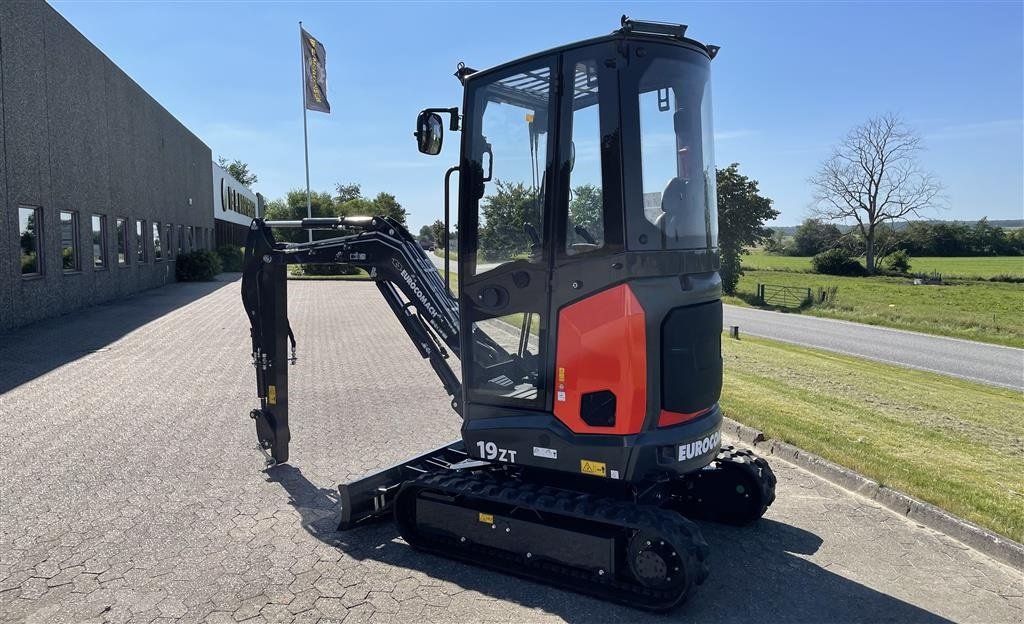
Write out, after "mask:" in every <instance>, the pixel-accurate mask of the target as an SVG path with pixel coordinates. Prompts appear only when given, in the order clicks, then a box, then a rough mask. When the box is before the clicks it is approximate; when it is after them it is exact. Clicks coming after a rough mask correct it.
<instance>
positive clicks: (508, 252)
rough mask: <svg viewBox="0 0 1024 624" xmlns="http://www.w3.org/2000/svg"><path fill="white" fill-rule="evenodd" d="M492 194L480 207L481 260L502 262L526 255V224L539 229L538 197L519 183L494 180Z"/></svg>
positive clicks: (534, 192)
mask: <svg viewBox="0 0 1024 624" xmlns="http://www.w3.org/2000/svg"><path fill="white" fill-rule="evenodd" d="M494 185H495V192H494V194H493V195H489V196H487V197H484V198H483V203H482V205H481V223H480V225H479V227H480V248H479V254H480V255H481V256H482V259H484V260H489V261H492V262H505V261H508V260H511V259H512V258H514V257H515V256H517V255H520V254H525V253H529V252H530V249H531V241H530V239H529V238H528V237H527V235H526V232H525V226H526V224H527V223H529V224H530V225H532V226H533V227H535V228H536V229H537V230H538V231H540V230H541V219H540V215H541V208H540V197H539V195H538V193H537V191H536V190H534V189H532V188H529V187H527V186H526V185H525V184H523V183H522V182H515V183H511V182H504V181H502V180H497V179H496V180H495V181H494Z"/></svg>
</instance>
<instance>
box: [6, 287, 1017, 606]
mask: <svg viewBox="0 0 1024 624" xmlns="http://www.w3.org/2000/svg"><path fill="white" fill-rule="evenodd" d="M290 288H291V310H292V326H293V327H294V329H295V333H296V336H297V338H298V340H299V363H298V365H297V366H296V367H295V368H293V369H292V372H293V378H292V379H293V384H292V388H291V396H292V401H293V407H292V419H293V429H292V434H293V438H294V439H293V445H292V460H293V463H292V464H291V465H287V466H283V467H278V468H274V469H271V470H269V471H264V470H263V459H262V457H261V456H260V455H259V454H258V453H257V452H256V451H255V450H254V449H253V444H254V436H253V433H252V431H251V429H252V424H251V421H250V420H249V418H248V410H249V409H250V408H251V407H252V406H253V405H255V397H254V395H253V383H252V382H253V372H252V369H251V367H250V366H249V344H248V342H249V340H248V328H247V326H246V322H245V317H244V314H243V312H242V309H241V305H240V303H239V300H238V283H237V282H233V283H218V284H212V285H210V284H205V285H204V284H198V285H197V284H177V285H172V286H169V287H167V288H164V289H161V290H160V291H156V292H152V293H148V294H144V295H142V296H140V297H138V298H135V299H132V300H129V301H125V302H121V303H116V304H111V305H106V306H100V307H97V308H93V309H91V310H88V311H85V312H83V313H80V314H77V315H75V316H73V317H69V318H67V319H57V320H54V321H49V322H46V323H43V324H40V325H36V326H33V327H31V328H28V329H23V330H20V331H18V332H14V333H12V334H9V335H6V336H3V339H2V340H0V364H2V366H3V368H2V370H0V384H2V385H0V388H2V391H3V394H2V395H0V423H2V426H0V448H2V449H3V453H2V455H0V474H3V479H0V621H3V622H21V621H27V622H39V623H47V624H49V623H51V622H78V621H98V622H99V621H110V622H124V621H135V622H150V621H172V620H180V621H193V622H194V621H204V620H205V621H211V622H235V621H245V622H262V621H269V622H287V621H297V622H316V621H322V622H340V621H342V620H343V621H344V622H346V623H355V622H363V621H373V622H389V621H393V622H468V621H482V622H548V621H559V620H566V621H574V622H637V621H648V620H650V621H656V622H666V621H686V622H737V623H743V624H747V623H749V622H757V621H772V622H823V621H828V622H853V621H860V622H879V621H887V622H942V621H965V622H1008V623H1009V622H1013V623H1016V622H1020V621H1021V619H1022V617H1024V574H1022V573H1021V572H1019V571H1016V570H1013V569H1011V568H1008V567H1006V566H1003V565H1001V564H999V563H996V562H994V561H992V560H990V559H988V558H986V557H984V556H982V555H980V554H979V553H977V552H975V551H973V550H970V549H968V548H966V547H964V546H963V545H961V544H959V543H958V542H955V541H953V540H951V539H949V538H946V537H944V536H942V535H940V534H937V533H935V532H933V531H931V530H928V529H924V528H921V527H919V526H915V525H914V524H912V523H911V522H909V521H907V520H906V519H904V518H902V517H900V516H898V515H896V514H893V513H891V512H889V511H887V510H886V509H884V508H881V507H879V506H878V505H876V504H874V503H873V502H871V501H869V500H867V499H864V498H861V497H858V496H855V495H852V494H850V493H849V492H846V491H843V490H840V489H838V488H836V487H834V486H832V485H830V484H828V483H826V482H824V481H822V480H821V479H818V478H817V477H814V476H812V475H810V474H809V473H806V472H804V471H802V470H800V469H798V468H796V467H794V466H791V465H788V464H786V463H784V462H781V461H774V463H773V465H774V466H775V469H776V471H777V472H778V474H779V478H780V482H779V489H778V493H779V499H778V501H777V502H776V504H775V505H774V506H773V507H772V509H771V510H770V511H769V513H768V515H767V517H766V519H765V520H763V521H762V522H760V523H758V524H757V525H755V526H753V527H748V528H744V529H735V528H728V527H720V526H715V525H704V532H705V535H706V536H707V539H708V541H709V543H710V544H711V547H712V552H713V554H712V562H711V565H712V574H711V576H710V577H709V578H708V580H707V582H706V583H705V584H704V585H703V586H701V587H700V588H699V589H698V590H697V591H696V592H695V594H694V595H693V597H692V599H691V601H690V602H689V603H687V604H686V605H684V606H683V607H681V608H680V609H679V610H677V611H675V612H674V613H673V614H671V615H670V616H668V617H665V616H651V615H648V614H645V613H640V612H637V611H633V610H630V609H626V608H621V607H618V606H615V605H610V604H607V603H604V602H601V601H597V600H593V599H590V598H585V597H581V596H577V595H575V594H570V593H565V592H562V591H559V590H555V589H552V588H549V587H544V586H541V585H537V584H534V583H530V582H525V581H519V580H516V579H512V578H509V577H505V576H502V575H499V574H495V573H491V572H488V571H483V570H479V569H475V568H471V567H468V566H465V565H463V564H459V563H455V562H451V561H448V560H445V559H441V558H438V557H434V556H429V555H423V554H420V553H416V552H414V551H412V550H411V549H410V548H408V547H407V546H406V545H405V544H404V543H403V542H402V541H401V540H400V539H398V538H397V537H396V534H395V531H394V529H393V528H391V527H390V526H389V525H387V524H382V525H376V526H372V527H367V528H365V529H364V530H359V531H356V532H352V533H341V534H339V533H335V532H334V530H333V529H334V526H335V523H336V517H335V512H334V507H335V493H336V489H335V485H336V484H337V482H338V481H340V480H344V479H348V478H352V477H355V476H358V475H359V474H361V473H363V472H364V471H368V470H371V469H374V468H378V467H380V466H383V465H385V464H389V463H391V462H395V461H399V460H401V459H402V458H404V457H406V456H409V455H412V454H415V453H417V452H420V451H422V450H423V449H425V448H427V447H429V446H431V445H438V444H441V443H443V442H446V441H448V440H450V439H453V438H455V437H456V436H457V435H458V425H459V423H458V420H457V417H456V416H455V415H454V414H453V413H452V412H451V410H450V408H449V406H448V400H447V398H446V397H445V396H444V393H443V392H442V390H441V388H440V385H439V384H438V383H437V382H436V380H435V379H434V377H433V373H432V372H431V370H430V368H429V366H428V365H427V364H426V363H425V362H424V361H423V360H421V359H419V357H418V356H417V355H416V352H415V350H414V348H413V347H412V345H410V344H408V341H407V339H406V337H405V335H404V333H403V332H402V331H401V329H400V327H399V325H398V323H397V322H396V321H394V320H393V319H392V318H391V317H390V314H389V312H388V310H387V308H386V306H385V304H384V302H383V301H382V300H381V299H380V297H379V295H378V293H377V292H376V289H375V288H374V287H373V286H372V285H371V284H368V283H353V282H347V283H346V282H300V283H294V282H293V283H292V284H291V285H290ZM175 305H182V307H180V308H176V309H175V308H174V306H175ZM32 362H35V364H32Z"/></svg>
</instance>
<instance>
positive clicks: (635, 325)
mask: <svg viewBox="0 0 1024 624" xmlns="http://www.w3.org/2000/svg"><path fill="white" fill-rule="evenodd" d="M685 33H686V27H685V26H682V25H676V24H664V23H658V22H642V21H637V20H631V19H629V18H626V17H623V19H622V24H621V28H619V29H618V30H616V31H615V32H613V33H612V34H610V35H607V36H603V37H598V38H595V39H590V40H587V41H581V42H578V43H574V44H571V45H567V46H563V47H560V48H557V49H554V50H549V51H547V52H542V53H539V54H534V55H532V56H528V57H525V58H522V59H519V60H516V61H512V62H509V63H506V64H503V65H499V66H498V67H494V68H492V69H488V70H483V71H477V70H473V69H470V68H469V67H465V66H463V65H460V66H459V69H458V71H457V72H456V76H457V77H458V79H459V80H460V81H461V82H462V85H463V87H464V98H463V103H462V108H461V112H460V110H459V109H458V108H439V109H426V110H424V111H423V112H421V113H420V115H419V117H418V118H417V122H416V126H417V127H416V132H415V137H416V140H417V144H418V148H419V151H420V152H422V153H425V154H430V155H436V154H438V153H439V152H440V151H441V149H442V144H443V133H444V126H445V120H444V119H443V117H442V115H447V116H448V117H449V119H448V123H447V125H448V128H449V130H450V131H461V132H462V137H461V139H462V140H461V143H460V145H459V164H458V165H457V166H454V167H452V168H451V169H449V170H448V173H447V174H446V176H445V191H446V192H445V226H446V231H448V230H449V226H450V223H449V208H448V205H447V201H448V200H447V197H448V192H447V191H448V186H449V181H450V179H451V176H452V175H453V174H454V173H458V174H459V184H458V215H457V216H458V247H457V251H458V256H457V259H456V262H457V268H458V276H459V280H458V289H457V290H458V293H457V295H453V294H452V293H451V292H450V290H449V288H448V286H447V283H446V281H445V279H442V276H441V275H440V274H439V272H438V270H437V268H435V266H434V264H433V262H432V261H431V259H430V258H429V257H428V256H427V255H426V253H425V252H424V251H423V250H422V248H421V247H420V245H418V244H417V241H416V240H415V239H414V238H413V237H412V236H411V235H410V233H409V232H408V231H407V230H406V228H405V227H404V226H403V225H401V224H400V223H398V222H396V221H394V220H393V219H390V218H388V217H379V216H378V217H372V216H370V217H341V218H308V219H302V220H299V221H265V220H262V219H256V220H254V221H253V223H252V227H251V230H250V232H249V238H248V242H247V246H246V252H245V265H244V274H243V280H242V298H243V302H244V305H245V310H246V312H247V314H248V316H249V320H250V322H251V324H252V343H253V365H254V366H255V368H256V378H257V388H258V394H259V398H260V407H259V408H258V409H255V410H253V411H252V413H251V416H252V418H253V419H254V420H255V422H256V433H257V439H258V442H259V445H260V447H261V448H263V449H265V450H266V451H267V452H268V454H269V456H270V457H271V458H272V461H275V462H284V461H287V459H288V444H289V440H290V434H289V430H288V368H289V361H294V357H295V338H294V336H293V335H292V331H291V328H290V327H289V324H288V316H287V293H286V285H287V274H286V271H287V268H288V265H292V264H331V263H342V264H348V265H353V266H356V267H360V268H363V269H365V270H367V271H368V272H369V274H370V276H371V278H372V279H373V280H374V282H375V283H376V286H377V288H378V289H379V290H380V293H381V295H382V296H383V297H384V299H385V300H386V301H387V303H388V305H389V306H390V307H391V309H392V311H393V312H394V313H395V316H396V317H397V318H398V320H399V321H400V323H401V325H402V326H403V328H404V329H405V330H406V332H407V333H408V334H409V336H410V338H411V339H412V341H413V343H414V344H415V346H416V348H417V349H418V350H419V353H420V355H421V356H422V357H424V358H426V359H427V360H428V361H429V363H430V365H431V366H432V367H433V369H434V371H435V372H436V373H437V375H438V377H439V378H440V380H441V383H442V385H443V386H444V388H445V390H446V391H447V392H448V394H449V395H451V396H452V408H453V410H454V411H455V412H456V413H458V414H459V415H460V416H461V417H462V420H463V423H462V437H461V439H460V440H457V441H455V442H453V443H451V444H449V445H446V446H444V447H441V448H438V449H434V450H431V451H429V452H426V453H424V454H423V455H421V456H419V457H415V458H412V459H410V460H408V461H406V462H403V463H402V464H399V465H396V466H392V467H390V468H387V469H384V470H381V471H378V472H375V473H372V474H370V475H367V476H366V477H364V478H362V479H360V480H358V481H355V482H352V483H348V484H343V485H341V486H339V488H340V494H341V510H340V514H341V526H340V527H339V528H340V529H341V530H347V529H351V528H354V527H357V526H358V525H360V524H362V523H365V522H368V521H371V520H373V519H378V518H384V517H390V518H393V520H394V522H395V523H396V524H397V527H398V529H399V531H400V533H401V535H402V536H403V538H404V539H405V540H406V541H407V542H408V543H409V544H410V545H411V546H413V547H415V548H417V549H421V550H425V551H429V552H433V553H437V554H440V555H444V556H448V557H454V558H457V559H462V560H465V561H468V562H472V563H474V564H478V565H482V566H487V567H490V568H496V569H498V570H502V571H505V572H508V573H511V574H515V575H519V576H523V577H528V578H531V579H534V580H537V581H540V582H543V583H549V584H553V585H557V586H560V587H564V588H567V589H571V590H575V591H579V592H584V593H587V594H592V595H595V596H599V597H602V598H605V599H609V600H614V601H618V602H622V603H625V604H628V605H632V606H635V607H639V608H643V609H651V610H667V609H671V608H673V607H674V606H676V605H678V604H679V603H681V602H682V601H683V600H685V599H686V597H687V595H688V594H689V593H690V592H691V590H692V589H693V587H694V586H695V585H698V584H700V583H701V582H703V580H704V579H705V577H706V576H707V574H708V566H707V558H708V546H707V543H706V542H705V541H704V538H703V537H702V536H701V532H700V530H699V528H698V526H697V524H695V523H694V522H693V520H694V519H701V520H712V521H719V522H726V523H731V524H744V523H748V522H752V521H754V520H757V519H758V518H760V517H761V515H762V514H764V512H765V510H766V509H767V508H768V506H769V505H771V503H772V501H773V500H774V499H775V476H774V474H773V473H772V471H771V469H770V468H769V466H768V464H767V462H765V461H764V459H761V458H758V457H756V456H755V455H753V454H752V453H751V452H749V451H746V450H737V449H734V448H732V447H728V446H727V447H722V446H721V439H720V429H721V423H722V414H721V411H720V409H719V407H718V400H719V396H720V394H721V388H722V355H721V335H722V302H721V280H720V277H719V274H718V269H719V257H718V250H717V247H718V241H717V237H718V232H717V207H716V196H715V165H714V155H713V147H714V142H713V135H712V126H711V86H710V85H711V83H710V66H711V61H712V59H713V58H714V57H715V55H716V53H717V52H718V48H717V47H716V46H711V45H705V44H702V43H699V42H697V41H694V40H692V39H689V38H687V37H686V36H685ZM287 227H294V228H303V229H306V230H335V231H336V235H330V234H328V236H329V237H327V238H321V239H319V240H313V241H312V242H306V243H285V242H279V241H277V240H276V239H275V236H274V229H275V228H287ZM443 247H444V248H445V274H446V276H447V273H448V271H449V258H448V249H449V247H450V246H449V245H443ZM289 343H290V344H289ZM452 356H454V357H455V358H456V359H457V360H458V363H459V366H460V367H461V375H456V374H455V372H454V371H453V369H452V367H451V365H450V364H449V362H451V361H452Z"/></svg>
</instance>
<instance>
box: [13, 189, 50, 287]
mask: <svg viewBox="0 0 1024 624" xmlns="http://www.w3.org/2000/svg"><path fill="white" fill-rule="evenodd" d="M22 210H30V211H32V212H33V214H34V216H35V247H36V270H35V271H33V272H32V273H22V274H21V278H22V279H25V280H33V279H40V278H42V277H44V276H45V275H46V263H45V262H44V258H43V256H44V254H43V253H42V248H43V207H42V206H33V205H31V204H18V239H19V244H18V248H19V249H20V248H21V244H20V240H21V236H22V231H21V211H22ZM21 258H22V253H19V254H18V260H19V263H20V261H21Z"/></svg>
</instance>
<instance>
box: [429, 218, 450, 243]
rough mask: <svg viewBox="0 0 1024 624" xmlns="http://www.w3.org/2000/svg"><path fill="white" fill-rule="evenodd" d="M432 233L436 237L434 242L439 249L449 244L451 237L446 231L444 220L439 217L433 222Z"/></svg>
mask: <svg viewBox="0 0 1024 624" xmlns="http://www.w3.org/2000/svg"><path fill="white" fill-rule="evenodd" d="M430 233H431V235H433V237H434V244H436V245H437V246H438V248H439V249H444V248H445V246H447V245H448V240H449V237H448V236H447V235H446V233H445V231H444V221H442V220H440V219H437V220H436V221H434V222H433V223H431V224H430Z"/></svg>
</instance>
